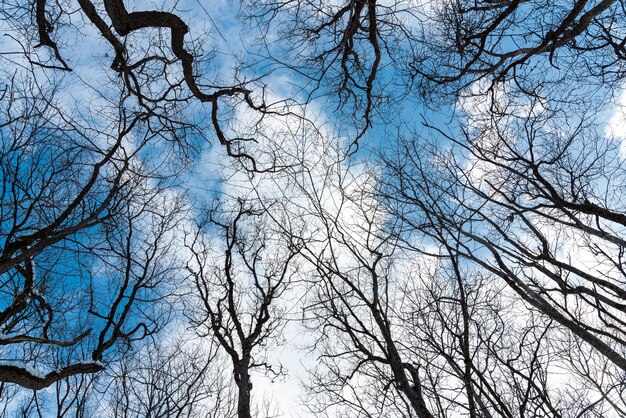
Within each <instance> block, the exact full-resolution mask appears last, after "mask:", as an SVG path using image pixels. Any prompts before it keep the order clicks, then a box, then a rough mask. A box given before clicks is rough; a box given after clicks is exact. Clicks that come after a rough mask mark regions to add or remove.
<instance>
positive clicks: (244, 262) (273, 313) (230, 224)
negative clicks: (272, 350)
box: [187, 200, 299, 418]
mask: <svg viewBox="0 0 626 418" xmlns="http://www.w3.org/2000/svg"><path fill="white" fill-rule="evenodd" d="M264 218H265V217H264V216H263V212H262V211H260V210H257V209H254V208H252V207H250V206H249V204H248V203H247V202H245V201H242V200H238V201H237V203H236V204H235V207H234V209H233V213H232V214H230V213H228V212H225V213H224V214H223V215H220V214H219V213H218V212H211V213H210V214H209V217H208V219H207V223H206V224H201V225H200V229H199V233H198V234H197V235H194V236H193V238H192V240H191V241H190V242H188V244H187V245H188V248H189V249H190V250H191V251H192V253H193V256H192V258H191V260H190V261H189V263H188V270H189V271H190V273H191V274H192V277H193V280H194V281H195V285H196V290H197V297H198V299H199V302H198V308H197V312H196V315H195V316H194V318H193V319H192V322H193V323H194V325H195V326H196V327H197V332H198V333H199V334H200V335H201V336H205V337H207V336H208V337H211V338H213V339H214V340H215V341H216V342H217V343H218V344H219V345H220V347H221V349H222V350H223V351H224V352H225V353H226V354H227V355H228V356H229V357H230V359H231V362H232V367H233V376H234V380H235V383H236V385H237V391H238V399H237V416H238V417H240V418H245V417H251V416H252V414H253V412H252V411H253V409H252V403H251V391H252V380H251V375H250V373H251V371H252V370H254V369H258V368H263V369H264V370H265V371H266V372H269V373H271V374H272V375H274V376H278V375H280V374H281V373H282V366H281V367H280V368H279V369H278V370H276V369H275V366H272V365H271V363H269V362H268V361H267V360H266V355H267V349H268V348H269V347H271V346H274V345H275V344H276V342H277V341H279V340H280V339H281V338H283V336H282V335H281V334H280V330H281V329H282V327H283V326H284V323H285V317H284V311H285V309H286V307H285V303H286V301H283V300H282V297H283V295H284V294H285V292H286V291H287V290H288V289H289V287H290V284H291V280H292V276H293V274H294V272H295V265H294V261H295V257H296V255H297V254H298V253H299V248H298V247H297V246H293V245H292V246H287V245H286V243H285V242H282V241H281V240H275V239H273V238H272V236H271V234H272V232H271V229H269V227H270V224H269V223H268V222H267V219H264ZM209 228H215V229H214V230H215V231H216V232H218V233H219V235H218V236H219V237H221V238H222V239H223V240H224V242H223V244H222V246H221V248H223V254H219V255H218V254H216V253H215V251H214V250H212V247H213V246H215V243H214V242H213V243H212V242H210V241H208V240H207V238H206V237H205V235H206V234H209V233H211V231H212V229H209Z"/></svg>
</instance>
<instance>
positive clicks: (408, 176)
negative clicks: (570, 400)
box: [388, 97, 626, 415]
mask: <svg viewBox="0 0 626 418" xmlns="http://www.w3.org/2000/svg"><path fill="white" fill-rule="evenodd" d="M509 99H510V98H509ZM535 104H536V103H530V104H528V105H526V106H522V107H520V104H519V102H517V103H516V102H515V101H514V100H507V99H504V98H502V97H500V98H499V99H498V100H493V101H491V102H490V108H491V109H493V111H490V113H489V114H488V115H487V116H485V117H484V118H483V119H480V118H478V117H475V118H474V123H473V124H472V125H471V126H469V127H468V128H466V129H463V130H460V131H459V132H455V133H454V134H453V133H450V132H444V131H443V130H436V131H435V132H437V134H438V135H440V138H444V139H446V140H448V141H449V143H450V144H451V147H450V148H449V149H448V150H446V151H442V150H439V149H435V148H433V147H431V146H429V145H428V143H427V142H425V141H423V140H419V139H415V140H411V141H406V142H404V144H403V146H402V150H401V156H400V157H399V158H398V159H397V160H395V161H390V162H389V170H390V171H389V174H390V177H389V179H390V185H391V189H390V190H392V191H391V192H390V193H389V194H388V196H389V197H390V198H391V199H390V200H392V201H394V202H396V204H397V206H395V211H396V213H397V214H398V215H399V217H400V218H402V219H403V221H404V222H406V225H407V228H408V229H409V230H412V231H414V232H416V231H419V233H420V234H424V236H425V237H428V238H425V240H429V239H432V240H434V241H435V242H438V243H441V244H442V245H446V246H447V247H448V248H450V249H451V250H452V251H451V254H454V256H455V257H457V258H458V259H460V260H463V261H464V262H469V263H471V264H473V265H475V266H477V267H479V268H480V269H483V270H484V271H485V272H488V273H489V274H491V275H494V276H496V277H499V278H500V279H501V280H502V282H503V283H506V284H507V285H508V286H509V288H510V289H512V290H513V291H514V292H515V293H516V294H517V295H518V297H519V298H520V303H523V304H524V305H525V306H526V307H527V309H528V310H529V311H533V312H538V313H541V315H543V316H544V317H545V318H547V319H549V320H550V321H552V322H553V323H554V326H557V327H558V328H559V330H560V332H561V333H563V334H564V335H569V337H567V341H569V342H570V346H568V347H567V346H566V347H564V348H563V349H564V350H566V351H567V352H569V353H570V354H568V355H569V356H571V358H572V360H573V359H578V360H573V361H572V362H571V363H572V364H577V366H576V368H577V370H572V372H573V373H575V374H577V375H582V376H583V377H586V379H587V381H588V384H589V382H598V381H601V382H603V383H602V384H601V385H600V387H601V388H599V389H598V391H599V392H600V393H602V394H603V395H601V396H599V399H600V400H598V408H600V409H599V410H600V411H601V410H602V409H601V408H604V407H605V406H606V405H607V404H609V405H611V406H610V407H609V410H612V413H614V414H615V413H616V411H620V410H622V409H623V405H622V402H623V401H622V400H621V399H618V400H615V397H617V398H621V397H620V396H619V395H617V394H616V393H615V392H613V391H614V390H615V389H614V388H615V386H614V385H615V384H618V383H617V382H619V381H621V379H622V377H621V376H622V375H623V371H624V370H625V366H626V362H625V361H624V360H625V357H624V347H625V345H624V335H623V323H624V319H625V318H624V295H623V294H622V291H621V288H622V287H623V286H622V284H623V282H624V277H623V266H622V264H623V263H622V255H621V254H622V252H623V243H622V242H621V239H620V238H619V236H620V234H621V231H622V227H623V224H622V223H621V221H620V216H621V215H620V213H622V212H623V207H622V206H623V196H622V193H621V186H619V184H621V182H622V180H620V179H621V178H622V176H623V174H624V171H623V160H622V158H621V157H620V155H619V153H620V151H619V148H618V146H617V144H616V143H615V142H613V141H612V139H611V138H607V137H606V136H605V134H604V133H602V132H598V127H597V126H596V125H595V124H594V123H592V122H586V120H587V119H586V118H581V116H580V114H574V115H566V114H563V113H560V112H559V111H554V110H553V109H550V108H542V110H537V107H536V106H535ZM522 108H523V109H525V111H522V110H521V109H522ZM529 109H530V110H529ZM588 120H593V119H588ZM574 121H575V123H574ZM564 123H565V124H564ZM566 127H568V128H566ZM561 338H566V337H561ZM575 339H579V340H580V341H579V342H577V343H573V340H575ZM598 355H599V356H600V357H604V361H602V360H598V359H597V357H598ZM582 358H589V359H593V363H594V364H596V365H597V367H598V368H597V369H596V368H595V366H594V367H593V368H594V369H595V370H594V371H592V370H591V369H589V370H585V369H586V367H582V368H580V364H581V363H584V361H582V360H581V359H582ZM590 361H592V360H590ZM592 376H593V377H592ZM600 376H601V377H600ZM611 392H613V393H611ZM589 408H590V411H593V410H594V409H593V408H591V407H589ZM589 413H591V412H589ZM598 415H601V413H598Z"/></svg>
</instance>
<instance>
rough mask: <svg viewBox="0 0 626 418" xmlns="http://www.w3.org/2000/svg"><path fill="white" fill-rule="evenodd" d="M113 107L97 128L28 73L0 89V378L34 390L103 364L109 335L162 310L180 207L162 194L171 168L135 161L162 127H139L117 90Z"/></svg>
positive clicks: (146, 322) (133, 334) (122, 335)
mask: <svg viewBox="0 0 626 418" xmlns="http://www.w3.org/2000/svg"><path fill="white" fill-rule="evenodd" d="M30 89H32V94H31V92H29V90H30ZM117 111H118V114H116V115H115V114H114V115H113V117H112V118H111V119H109V120H108V123H109V126H108V127H107V128H106V129H104V128H101V129H98V128H96V127H93V126H90V125H89V124H88V123H87V122H86V121H84V120H81V119H79V118H74V117H73V116H72V115H69V114H67V113H66V111H65V110H63V109H62V107H61V106H59V105H58V103H56V102H55V100H54V97H53V96H52V95H51V92H49V91H42V90H38V87H37V85H36V84H35V83H33V82H32V80H31V81H26V84H25V85H23V86H22V85H20V81H19V80H18V79H17V78H15V79H14V80H13V83H12V84H10V85H7V86H5V89H4V90H3V95H2V126H1V129H2V131H1V141H2V142H1V145H0V147H1V148H0V153H1V158H2V168H1V170H2V175H1V181H2V185H1V196H2V202H1V204H0V205H1V206H0V224H1V227H2V232H1V237H2V253H1V255H0V275H1V277H2V282H1V283H0V291H1V292H2V295H3V297H2V299H3V302H2V305H1V306H0V331H1V332H2V338H1V339H0V346H1V347H2V363H1V364H0V380H1V381H3V382H13V383H17V384H19V385H21V386H24V387H28V388H32V389H41V388H44V387H47V386H50V385H51V384H53V383H55V382H58V381H60V380H62V379H64V378H66V377H68V376H71V375H76V374H82V373H94V372H98V371H101V370H102V369H103V368H104V364H103V363H101V362H103V361H105V359H106V357H107V356H106V355H107V353H109V354H110V355H112V356H113V357H114V352H115V347H116V345H117V344H118V342H120V341H124V342H126V343H129V342H131V341H132V340H135V339H141V338H143V337H145V336H147V335H149V334H151V333H153V332H155V331H156V330H158V329H159V328H160V327H161V326H162V324H163V323H164V321H165V320H166V315H164V314H163V312H159V306H160V304H161V302H160V301H164V298H165V296H166V294H167V292H168V291H169V290H168V289H169V287H168V282H169V280H170V277H171V274H172V272H173V271H174V269H175V268H176V261H175V260H176V259H175V257H170V255H171V254H168V253H169V252H170V248H168V246H167V244H166V242H168V240H172V236H171V232H172V231H173V229H174V228H176V225H177V223H178V222H179V218H180V216H179V215H180V213H181V212H182V210H183V207H182V205H181V202H180V201H177V198H176V197H175V194H167V193H166V190H167V188H168V187H169V186H168V184H172V183H173V182H175V180H174V179H175V174H176V172H175V171H171V170H169V168H167V169H166V167H167V166H166V165H164V160H163V159H154V160H153V161H152V162H151V163H148V164H143V163H141V162H140V160H139V158H138V155H140V154H141V153H143V152H148V149H149V148H150V146H151V144H152V142H151V141H152V140H153V138H154V137H155V136H157V137H158V136H159V135H160V134H162V133H163V132H159V131H152V130H151V129H144V127H140V125H141V120H142V117H143V116H142V115H141V114H130V112H129V111H128V110H127V109H126V108H125V107H124V97H122V98H121V99H120V103H119V106H118V108H117ZM103 116H104V117H105V119H106V116H110V115H106V114H103ZM131 131H133V133H134V135H136V136H135V138H134V139H133V141H129V138H128V137H129V133H130V132H131ZM149 144H150V145H149ZM165 149H166V148H163V150H165ZM162 157H163V158H165V160H167V159H168V158H169V157H170V155H169V154H168V153H167V152H165V153H163V154H162ZM173 163H174V161H170V162H168V164H170V167H175V164H173ZM157 173H158V174H157ZM168 173H169V174H168ZM170 174H171V177H170ZM131 316H132V317H133V319H132V321H131V320H130V317H131ZM77 347H81V349H80V350H79V349H77ZM61 359H62V360H61ZM46 368H52V370H51V371H49V372H44V371H43V370H45V369H46ZM42 369H43V370H42Z"/></svg>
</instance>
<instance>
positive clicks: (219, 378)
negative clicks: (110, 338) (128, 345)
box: [98, 336, 233, 418]
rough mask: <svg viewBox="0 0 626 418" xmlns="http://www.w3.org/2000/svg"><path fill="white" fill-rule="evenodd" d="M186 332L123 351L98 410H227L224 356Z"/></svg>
mask: <svg viewBox="0 0 626 418" xmlns="http://www.w3.org/2000/svg"><path fill="white" fill-rule="evenodd" d="M217 353H218V352H217V350H216V347H211V346H207V345H206V344H202V342H199V341H197V339H195V341H194V338H193V337H192V338H190V336H183V337H180V338H177V339H176V340H174V341H172V342H169V341H167V342H155V343H151V344H148V345H145V347H142V348H141V349H139V350H137V351H136V352H134V353H133V354H132V355H130V356H127V357H125V359H124V361H123V362H122V363H121V364H120V365H119V367H117V368H116V369H115V370H114V371H113V373H112V374H111V376H110V381H109V383H108V385H110V386H108V387H107V388H106V391H105V392H104V399H102V400H101V403H102V404H104V403H105V402H108V403H109V407H108V408H105V407H100V408H98V409H99V413H100V414H105V415H106V416H111V417H151V418H158V417H163V418H165V417H181V418H182V417H186V418H192V417H208V418H213V417H214V418H218V417H227V416H231V415H232V413H233V411H232V409H231V408H232V402H231V400H230V397H231V396H232V395H231V394H230V393H229V392H230V391H229V388H228V383H227V380H226V375H225V374H224V372H225V370H226V367H224V361H222V360H219V359H218V358H217Z"/></svg>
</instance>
